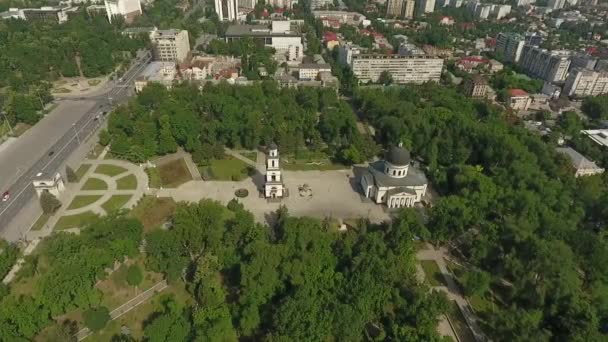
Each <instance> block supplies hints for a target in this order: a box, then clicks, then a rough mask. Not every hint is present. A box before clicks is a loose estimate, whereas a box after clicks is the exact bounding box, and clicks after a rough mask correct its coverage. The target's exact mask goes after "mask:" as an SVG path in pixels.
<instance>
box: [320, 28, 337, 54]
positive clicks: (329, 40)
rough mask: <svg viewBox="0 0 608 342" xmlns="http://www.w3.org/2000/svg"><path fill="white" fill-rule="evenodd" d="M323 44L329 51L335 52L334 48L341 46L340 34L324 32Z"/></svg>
mask: <svg viewBox="0 0 608 342" xmlns="http://www.w3.org/2000/svg"><path fill="white" fill-rule="evenodd" d="M323 43H324V44H325V47H326V48H327V49H328V50H333V49H334V47H336V46H338V45H340V40H339V39H338V34H336V33H335V32H331V31H325V32H323Z"/></svg>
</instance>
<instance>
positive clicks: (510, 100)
mask: <svg viewBox="0 0 608 342" xmlns="http://www.w3.org/2000/svg"><path fill="white" fill-rule="evenodd" d="M506 100H507V106H509V108H511V109H513V110H515V111H520V110H528V107H530V104H531V103H532V98H531V97H530V95H528V93H527V92H526V91H524V90H522V89H509V90H507V99H506Z"/></svg>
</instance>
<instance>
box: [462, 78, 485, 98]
mask: <svg viewBox="0 0 608 342" xmlns="http://www.w3.org/2000/svg"><path fill="white" fill-rule="evenodd" d="M463 91H464V94H465V95H466V96H468V97H472V98H483V97H486V95H487V94H488V82H487V81H486V79H485V78H483V77H482V76H480V75H473V77H471V78H467V79H466V80H465V82H464V87H463Z"/></svg>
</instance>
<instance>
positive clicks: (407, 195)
mask: <svg viewBox="0 0 608 342" xmlns="http://www.w3.org/2000/svg"><path fill="white" fill-rule="evenodd" d="M410 161H411V157H410V153H409V152H408V151H407V150H406V149H404V148H403V147H402V146H401V144H399V146H398V147H397V146H393V147H391V148H390V149H389V151H388V153H387V155H386V160H378V161H375V162H373V163H371V164H370V165H369V167H368V168H367V169H366V170H365V171H364V172H363V174H362V175H361V178H360V180H359V184H360V186H361V190H362V191H363V195H364V196H365V197H367V198H371V199H372V200H373V201H374V202H376V203H378V204H386V205H387V206H388V207H389V208H403V207H412V206H414V204H415V203H418V202H420V200H421V199H422V197H423V196H424V195H425V194H426V186H427V183H428V182H427V179H426V177H425V176H424V174H423V173H422V172H420V171H419V170H417V169H416V168H414V167H413V166H410Z"/></svg>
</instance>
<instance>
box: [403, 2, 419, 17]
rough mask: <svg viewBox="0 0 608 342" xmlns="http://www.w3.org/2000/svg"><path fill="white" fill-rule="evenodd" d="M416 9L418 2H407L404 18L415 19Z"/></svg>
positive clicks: (404, 7)
mask: <svg viewBox="0 0 608 342" xmlns="http://www.w3.org/2000/svg"><path fill="white" fill-rule="evenodd" d="M415 7H416V1H414V0H405V2H404V5H403V17H404V18H406V19H414V8H415Z"/></svg>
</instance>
